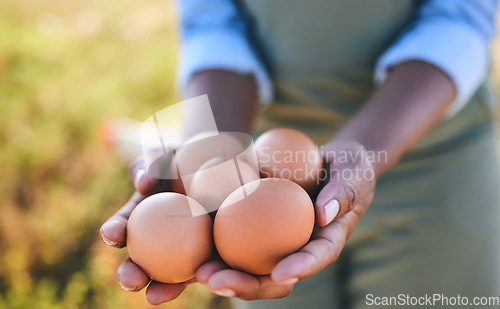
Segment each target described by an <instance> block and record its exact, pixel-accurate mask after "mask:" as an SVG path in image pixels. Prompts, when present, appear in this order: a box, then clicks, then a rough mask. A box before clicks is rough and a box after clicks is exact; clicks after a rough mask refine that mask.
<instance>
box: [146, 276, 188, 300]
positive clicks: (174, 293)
mask: <svg viewBox="0 0 500 309" xmlns="http://www.w3.org/2000/svg"><path fill="white" fill-rule="evenodd" d="M185 288H186V286H185V285H184V284H181V283H175V284H170V283H161V282H157V281H152V282H151V284H150V285H149V286H148V288H147V290H146V299H147V301H148V303H150V304H151V305H153V306H159V305H161V304H163V303H165V302H168V301H172V300H174V299H176V298H177V297H178V296H179V295H180V294H181V293H182V291H184V289H185Z"/></svg>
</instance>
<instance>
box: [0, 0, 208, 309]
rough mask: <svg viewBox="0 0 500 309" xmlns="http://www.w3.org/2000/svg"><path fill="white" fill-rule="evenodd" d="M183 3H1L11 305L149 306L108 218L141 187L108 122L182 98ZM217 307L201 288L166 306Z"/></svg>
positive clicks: (2, 304)
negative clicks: (107, 240) (106, 135)
mask: <svg viewBox="0 0 500 309" xmlns="http://www.w3.org/2000/svg"><path fill="white" fill-rule="evenodd" d="M175 24H176V20H175V7H173V1H170V0H169V1H158V0H149V1H129V0H122V1H119V2H116V1H95V0H86V1H80V0H72V1H67V0H48V1H35V0H7V1H5V0H2V1H0V175H1V177H0V205H1V209H2V215H1V216H0V233H1V234H0V252H1V253H0V308H9V309H11V308H12V309H15V308H23V309H24V308H37V309H42V308H93V309H95V308H99V309H100V308H134V309H136V308H149V307H150V306H148V305H147V303H146V300H145V296H144V293H143V292H140V293H128V292H126V291H124V290H122V289H121V288H120V287H119V286H118V284H117V283H116V281H115V277H114V273H115V270H116V268H117V267H118V265H119V264H120V263H121V261H122V259H123V258H124V257H125V255H126V249H124V250H116V249H112V248H109V247H107V246H105V245H104V244H103V243H102V241H101V240H100V238H99V235H98V230H99V227H100V225H101V224H102V223H103V222H104V221H105V219H106V218H107V217H109V216H110V215H111V214H112V213H113V212H114V211H116V210H117V209H118V208H119V207H120V206H121V205H122V204H123V203H125V202H126V200H127V198H128V197H129V196H130V194H131V192H132V188H131V186H130V185H129V183H128V180H127V173H126V171H127V169H126V168H127V164H126V163H125V160H122V158H120V157H118V156H117V155H116V154H115V152H114V150H113V148H111V147H107V146H106V145H104V144H103V143H102V142H99V139H98V137H97V135H98V134H97V131H98V128H99V126H100V124H101V123H102V122H103V121H104V120H106V119H111V118H117V117H132V118H135V119H139V120H142V119H146V118H147V117H148V116H149V115H150V114H151V113H152V112H154V111H157V110H160V109H162V108H163V107H165V106H166V105H167V104H170V103H174V102H175V101H176V98H175V94H174V75H175V67H176V61H177V46H178V37H177V29H176V26H175ZM202 304H203V305H207V306H208V305H211V306H213V300H212V296H211V293H209V291H208V290H206V289H204V288H202V287H199V286H193V287H189V288H188V290H187V293H185V295H182V296H181V297H180V298H179V299H178V300H177V301H175V302H173V303H172V304H168V305H166V306H165V307H167V308H203V307H204V306H202Z"/></svg>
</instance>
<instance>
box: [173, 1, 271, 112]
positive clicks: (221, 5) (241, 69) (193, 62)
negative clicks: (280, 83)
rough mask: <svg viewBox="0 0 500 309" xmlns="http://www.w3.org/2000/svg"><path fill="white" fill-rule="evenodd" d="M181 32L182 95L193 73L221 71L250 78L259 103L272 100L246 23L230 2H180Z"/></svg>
mask: <svg viewBox="0 0 500 309" xmlns="http://www.w3.org/2000/svg"><path fill="white" fill-rule="evenodd" d="M178 6H179V9H180V24H181V30H182V37H181V40H182V43H181V55H180V56H181V59H180V64H179V74H178V85H179V87H180V90H181V92H182V91H184V89H185V87H186V85H187V83H188V81H189V79H190V78H191V76H192V75H193V74H195V73H196V72H199V71H202V70H207V69H224V70H229V71H233V72H236V73H239V74H244V75H253V77H254V78H255V81H256V83H257V88H258V94H259V100H260V102H261V103H264V104H265V103H269V102H270V101H271V100H272V84H271V81H270V79H269V76H268V74H267V72H266V70H265V68H264V66H263V65H262V63H261V62H260V61H259V59H258V57H257V56H256V54H255V53H254V51H253V49H252V46H251V44H250V43H249V41H248V38H247V35H246V33H247V28H248V23H247V21H246V19H245V16H244V14H242V13H241V11H240V10H239V7H238V6H237V5H236V4H235V3H234V2H233V1H231V0H180V1H178Z"/></svg>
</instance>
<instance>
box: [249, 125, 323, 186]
mask: <svg viewBox="0 0 500 309" xmlns="http://www.w3.org/2000/svg"><path fill="white" fill-rule="evenodd" d="M255 149H256V152H257V160H258V162H259V170H260V175H261V177H263V178H267V177H275V178H284V179H288V180H291V181H293V182H295V183H297V184H299V185H300V186H301V187H302V188H304V189H305V190H306V191H307V192H309V194H314V193H315V192H316V191H317V190H318V188H319V179H320V176H321V172H322V164H323V163H322V158H321V154H320V152H319V150H318V147H317V146H316V144H314V142H313V141H312V140H311V139H310V138H309V137H308V136H307V135H305V134H304V133H302V132H299V131H297V130H294V129H289V128H278V129H272V130H269V131H267V132H265V133H264V134H262V135H261V136H260V137H259V138H258V139H257V140H256V141H255Z"/></svg>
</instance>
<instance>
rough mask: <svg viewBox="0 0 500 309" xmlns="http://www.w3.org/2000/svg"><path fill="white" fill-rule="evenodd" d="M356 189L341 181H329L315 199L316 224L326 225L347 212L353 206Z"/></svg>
mask: <svg viewBox="0 0 500 309" xmlns="http://www.w3.org/2000/svg"><path fill="white" fill-rule="evenodd" d="M355 199H356V187H355V186H354V185H352V184H350V183H348V182H346V181H344V180H342V179H333V180H332V179H331V180H330V181H329V182H328V183H327V184H326V186H325V187H324V188H323V189H322V190H321V192H320V193H319V194H318V198H317V199H316V206H315V212H316V222H317V223H318V225H319V226H321V227H324V226H326V225H328V224H329V223H330V222H332V221H333V219H335V218H337V217H340V216H342V215H344V214H345V213H347V212H349V211H350V210H351V209H352V208H353V207H354V205H355Z"/></svg>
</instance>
